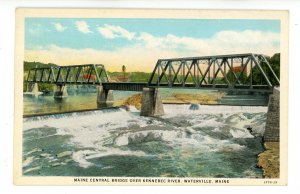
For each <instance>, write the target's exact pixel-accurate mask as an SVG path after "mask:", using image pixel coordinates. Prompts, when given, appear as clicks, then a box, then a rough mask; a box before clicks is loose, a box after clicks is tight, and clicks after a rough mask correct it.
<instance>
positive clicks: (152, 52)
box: [25, 30, 280, 72]
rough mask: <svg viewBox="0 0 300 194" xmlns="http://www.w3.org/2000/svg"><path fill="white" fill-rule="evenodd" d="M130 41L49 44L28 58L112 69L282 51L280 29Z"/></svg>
mask: <svg viewBox="0 0 300 194" xmlns="http://www.w3.org/2000/svg"><path fill="white" fill-rule="evenodd" d="M134 40H135V41H134V42H132V44H130V45H128V44H127V45H124V46H123V47H117V48H115V49H114V50H100V49H91V48H85V49H73V48H65V47H59V46H57V45H49V46H47V47H44V48H42V49H31V50H29V49H27V50H25V60H26V61H40V62H45V63H50V62H51V63H56V64H59V65H71V64H87V63H94V64H105V66H106V68H107V69H108V70H109V71H121V67H122V65H126V67H127V70H128V71H148V72H150V71H152V70H153V68H154V66H155V63H156V61H157V60H158V59H163V58H177V57H193V56H206V55H221V54H238V53H260V54H266V55H269V56H272V55H273V54H274V53H277V52H280V44H279V43H280V35H279V33H273V32H263V31H253V30H245V31H220V32H218V33H216V34H214V35H213V36H212V37H210V38H194V37H185V36H183V37H179V36H176V35H173V34H168V35H166V36H154V35H152V34H149V33H146V32H144V33H141V34H139V36H136V35H135V38H134Z"/></svg>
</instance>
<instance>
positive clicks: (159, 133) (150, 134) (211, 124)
mask: <svg viewBox="0 0 300 194" xmlns="http://www.w3.org/2000/svg"><path fill="white" fill-rule="evenodd" d="M164 109H165V113H166V114H165V115H164V116H163V117H162V119H163V120H160V119H153V118H150V117H140V116H139V111H138V110H136V109H135V108H134V107H131V108H130V110H131V111H129V112H126V111H125V110H124V109H110V110H99V111H92V112H88V113H71V114H64V115H61V116H45V117H38V119H35V120H33V119H25V122H24V125H23V129H24V131H26V130H29V129H32V128H43V127H53V128H56V129H57V132H56V135H71V136H72V137H71V139H70V142H69V143H70V144H73V145H74V146H76V147H80V148H83V150H80V151H76V152H75V151H74V152H68V155H71V156H72V158H73V160H74V161H75V162H77V163H78V164H79V166H80V167H82V168H88V167H90V166H92V165H94V164H93V163H92V162H90V161H89V160H90V159H94V158H101V157H106V156H110V155H119V156H124V155H128V156H137V157H145V156H149V157H151V155H149V154H146V153H145V152H143V151H132V150H124V149H122V148H123V147H124V146H128V145H129V144H132V143H135V144H136V143H142V142H147V141H161V142H165V144H166V145H168V146H181V147H182V149H185V148H186V149H188V148H190V147H193V148H196V149H197V152H198V153H201V152H230V151H238V150H242V149H244V146H242V145H239V144H237V143H234V142H232V141H230V140H229V139H225V140H220V139H217V138H214V137H213V136H211V135H208V134H206V133H204V132H203V131H201V130H198V129H199V128H212V129H211V131H212V132H214V133H217V134H223V135H227V136H230V135H231V138H253V137H254V136H253V135H252V134H251V133H250V132H249V131H248V130H247V129H246V126H254V127H253V131H254V132H255V133H257V134H261V133H262V132H263V129H264V124H261V123H257V121H259V119H260V116H261V115H259V114H258V115H255V116H254V117H253V118H251V119H247V118H246V117H245V116H244V115H243V113H266V111H267V107H245V106H208V105H207V106H205V105H203V106H200V108H199V110H190V109H189V105H164ZM232 115H234V117H232ZM231 117H232V118H231ZM177 118H181V119H182V118H185V119H184V120H187V121H188V124H189V125H190V126H180V125H172V123H171V124H170V123H166V122H164V121H168V120H170V121H172V119H173V120H177ZM179 124H180V122H179ZM171 125H172V126H171ZM226 126H227V127H229V128H230V130H228V131H226V130H224V129H223V127H226ZM107 145H115V147H109V146H107ZM35 151H37V150H32V151H31V152H35ZM27 154H28V153H27ZM65 154H66V153H61V155H65ZM44 157H49V159H53V158H50V157H51V156H50V155H45V156H44ZM32 160H33V158H28V159H27V160H26V161H25V164H24V165H26V166H27V165H29V164H30V163H31V162H32ZM31 170H37V169H31ZM28 171H30V170H28Z"/></svg>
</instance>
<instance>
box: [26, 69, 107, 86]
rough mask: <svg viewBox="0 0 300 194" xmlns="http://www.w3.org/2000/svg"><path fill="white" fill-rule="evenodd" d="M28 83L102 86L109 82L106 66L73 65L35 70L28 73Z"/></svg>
mask: <svg viewBox="0 0 300 194" xmlns="http://www.w3.org/2000/svg"><path fill="white" fill-rule="evenodd" d="M26 81H27V82H34V83H50V84H51V83H52V84H57V85H62V84H101V83H103V82H109V78H108V74H107V72H106V69H105V67H104V65H98V64H88V65H71V66H60V67H42V68H34V69H30V70H29V71H28V75H27V79H26Z"/></svg>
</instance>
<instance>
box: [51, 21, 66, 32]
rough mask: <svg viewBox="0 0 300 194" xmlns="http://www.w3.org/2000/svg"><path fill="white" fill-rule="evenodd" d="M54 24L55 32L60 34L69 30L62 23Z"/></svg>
mask: <svg viewBox="0 0 300 194" xmlns="http://www.w3.org/2000/svg"><path fill="white" fill-rule="evenodd" d="M52 24H53V25H54V28H55V30H56V31H58V32H63V31H65V30H66V29H67V27H64V26H63V25H62V24H61V23H58V22H53V23H52Z"/></svg>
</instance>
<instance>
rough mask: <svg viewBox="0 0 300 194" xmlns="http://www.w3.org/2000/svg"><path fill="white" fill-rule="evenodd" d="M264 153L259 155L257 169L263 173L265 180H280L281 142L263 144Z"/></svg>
mask: <svg viewBox="0 0 300 194" xmlns="http://www.w3.org/2000/svg"><path fill="white" fill-rule="evenodd" d="M263 147H264V149H265V150H264V151H263V152H261V153H260V154H258V155H257V167H259V168H261V169H262V171H263V178H279V175H280V156H279V142H263Z"/></svg>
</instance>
